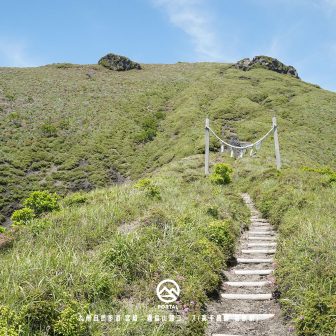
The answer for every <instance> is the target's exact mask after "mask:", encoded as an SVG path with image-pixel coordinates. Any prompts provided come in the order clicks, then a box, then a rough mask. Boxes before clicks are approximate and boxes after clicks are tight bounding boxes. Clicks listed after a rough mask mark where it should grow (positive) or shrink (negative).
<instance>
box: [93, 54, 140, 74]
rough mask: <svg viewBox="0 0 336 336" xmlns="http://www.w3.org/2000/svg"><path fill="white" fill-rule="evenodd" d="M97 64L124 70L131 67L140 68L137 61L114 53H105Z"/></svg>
mask: <svg viewBox="0 0 336 336" xmlns="http://www.w3.org/2000/svg"><path fill="white" fill-rule="evenodd" d="M98 64H100V65H102V66H104V67H106V68H108V69H110V70H115V71H126V70H132V69H138V70H140V69H141V66H140V64H139V63H136V62H133V61H131V60H130V59H129V58H127V57H125V56H120V55H116V54H111V53H110V54H107V55H106V56H104V57H102V58H101V59H100V60H99V62H98Z"/></svg>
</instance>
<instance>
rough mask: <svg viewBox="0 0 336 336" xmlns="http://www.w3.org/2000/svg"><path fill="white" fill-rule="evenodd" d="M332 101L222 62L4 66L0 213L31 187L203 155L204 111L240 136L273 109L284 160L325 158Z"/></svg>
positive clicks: (66, 185) (74, 186) (82, 185)
mask: <svg viewBox="0 0 336 336" xmlns="http://www.w3.org/2000/svg"><path fill="white" fill-rule="evenodd" d="M90 71H94V72H95V74H94V76H93V79H88V78H87V76H86V73H88V72H90ZM334 106H335V95H334V94H332V93H329V92H326V91H323V90H320V89H318V88H315V87H314V86H312V85H309V84H305V83H303V82H301V81H298V80H295V79H293V78H289V77H287V76H283V75H279V74H276V73H272V72H269V71H265V70H253V71H250V72H248V73H244V72H242V71H239V70H236V69H232V68H229V65H225V64H207V63H200V64H184V63H180V64H175V65H145V66H144V70H142V71H130V72H124V73H120V72H112V71H109V70H106V69H104V68H102V67H99V66H69V67H66V66H65V68H64V66H61V65H58V66H56V65H51V66H46V67H40V68H31V69H10V68H2V69H0V111H1V114H0V126H1V129H2V134H1V160H0V172H1V176H0V187H1V188H0V195H1V199H0V207H1V209H2V215H3V216H7V215H8V214H10V213H11V212H12V210H13V208H17V207H18V206H19V203H20V200H21V199H22V198H23V197H24V196H25V195H26V194H27V191H29V190H32V189H42V188H47V189H49V190H55V191H58V192H59V193H66V192H67V191H68V190H70V191H75V190H79V189H84V190H89V189H92V188H94V187H102V186H106V185H108V184H111V183H113V181H115V180H118V178H119V175H118V172H119V173H120V174H122V175H124V176H130V177H137V176H139V174H142V173H143V172H144V171H146V170H153V169H155V168H156V167H159V166H161V165H163V164H165V163H167V162H169V161H171V160H172V159H173V158H181V157H184V156H188V155H190V154H194V153H201V152H202V150H203V134H202V131H200V129H201V128H202V125H203V122H204V117H205V115H206V114H209V115H210V117H211V121H212V123H213V126H214V128H215V129H217V130H218V131H219V130H220V128H221V126H222V125H223V124H225V125H226V126H228V127H231V128H232V130H233V131H237V132H238V134H239V136H240V137H241V138H243V139H246V140H249V139H250V138H252V139H254V138H255V137H257V136H258V135H261V134H263V133H264V132H265V131H266V130H267V129H268V128H269V126H270V120H271V116H272V115H273V114H276V115H277V116H278V119H279V124H280V125H281V141H282V145H283V158H284V162H285V163H287V164H296V163H302V160H304V161H307V163H308V162H312V161H317V162H319V163H320V164H326V163H328V161H330V159H331V158H333V157H334V154H335V148H334V147H333V146H332V144H331V143H330V141H331V139H332V133H333V124H334V122H335V115H334V112H333V109H334ZM242 121H244V122H242ZM322 129H323V132H321V130H322ZM155 132H156V136H155V137H154V139H153V140H152V141H148V142H146V143H143V142H144V141H145V140H146V137H147V139H151V138H152V137H153V136H154V135H155ZM142 140H144V141H142ZM299 148H300V150H299ZM303 154H306V155H303ZM267 155H269V154H267ZM3 219H4V218H3Z"/></svg>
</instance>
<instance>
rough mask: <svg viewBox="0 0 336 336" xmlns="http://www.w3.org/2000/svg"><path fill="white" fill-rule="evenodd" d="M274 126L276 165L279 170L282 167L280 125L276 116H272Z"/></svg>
mask: <svg viewBox="0 0 336 336" xmlns="http://www.w3.org/2000/svg"><path fill="white" fill-rule="evenodd" d="M272 122H273V127H274V148H275V159H276V167H277V169H278V170H280V168H281V157H280V146H279V137H278V126H277V121H276V117H273V118H272Z"/></svg>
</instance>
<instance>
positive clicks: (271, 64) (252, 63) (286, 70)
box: [235, 56, 300, 78]
mask: <svg viewBox="0 0 336 336" xmlns="http://www.w3.org/2000/svg"><path fill="white" fill-rule="evenodd" d="M235 67H236V68H237V69H241V70H243V71H248V70H251V69H255V68H263V69H267V70H271V71H275V72H278V73H281V74H286V75H290V76H293V77H295V78H300V77H299V75H298V72H297V71H296V69H295V68H294V67H293V66H291V65H285V64H283V63H281V62H280V61H279V60H277V59H276V58H273V57H268V56H256V57H254V58H253V59H252V60H251V59H249V58H244V59H242V60H240V61H238V62H237V63H236V64H235Z"/></svg>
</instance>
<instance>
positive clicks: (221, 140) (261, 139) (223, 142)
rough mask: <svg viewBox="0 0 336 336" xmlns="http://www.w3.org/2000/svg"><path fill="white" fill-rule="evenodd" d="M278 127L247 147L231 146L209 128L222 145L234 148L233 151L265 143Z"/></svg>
mask: <svg viewBox="0 0 336 336" xmlns="http://www.w3.org/2000/svg"><path fill="white" fill-rule="evenodd" d="M275 127H276V126H274V125H273V126H272V128H271V129H270V130H269V131H268V132H267V133H266V134H265V135H264V136H263V137H261V138H260V139H259V140H257V141H255V142H254V143H252V144H250V145H246V146H234V145H231V144H229V143H227V142H225V141H224V140H223V139H221V138H220V137H219V136H218V135H217V134H216V133H215V132H214V131H213V130H212V128H211V127H208V128H209V131H210V132H211V133H212V134H213V135H214V136H215V137H216V138H217V139H218V140H219V141H220V142H221V143H222V144H224V145H225V146H227V147H230V148H233V149H240V150H242V149H249V148H253V147H254V146H256V145H257V144H259V143H261V142H263V141H264V140H265V139H266V138H267V137H268V136H269V135H270V134H271V133H272V132H273V131H274V128H275Z"/></svg>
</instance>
